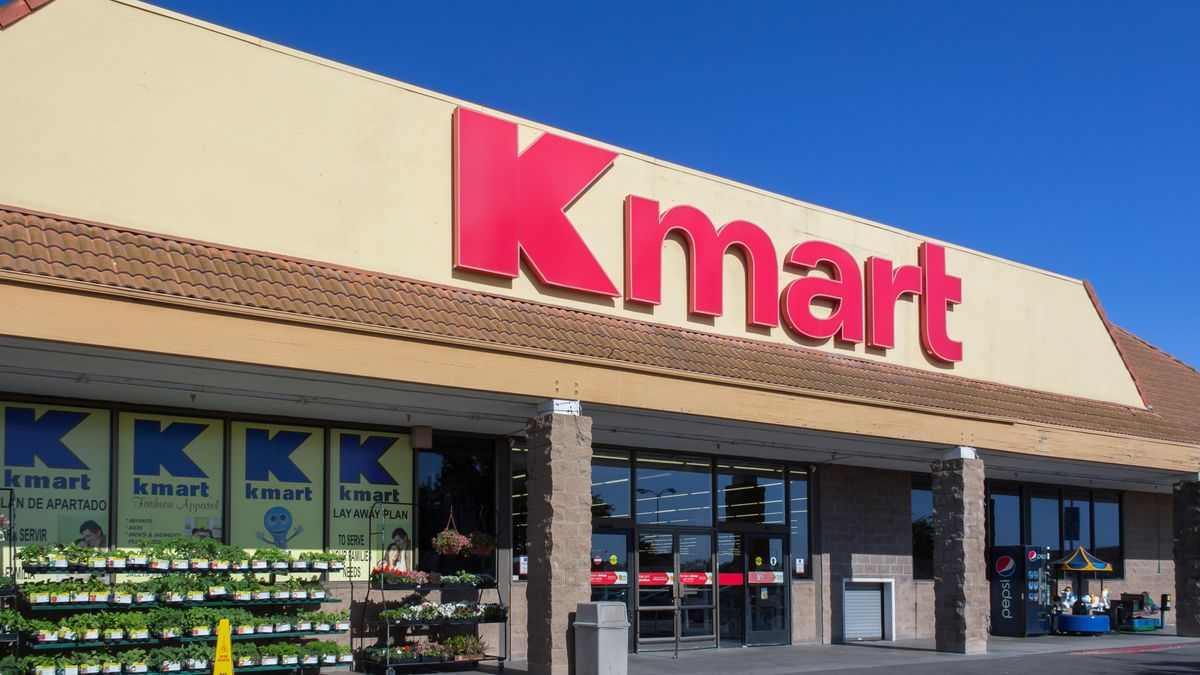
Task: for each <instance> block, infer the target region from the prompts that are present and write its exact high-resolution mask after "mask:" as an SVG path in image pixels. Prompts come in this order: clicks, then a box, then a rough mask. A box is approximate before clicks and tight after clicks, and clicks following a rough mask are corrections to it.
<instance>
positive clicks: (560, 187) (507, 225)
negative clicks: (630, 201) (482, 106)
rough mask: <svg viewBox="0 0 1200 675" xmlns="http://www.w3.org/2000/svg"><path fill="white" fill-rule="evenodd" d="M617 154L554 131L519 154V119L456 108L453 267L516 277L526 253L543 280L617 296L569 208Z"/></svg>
mask: <svg viewBox="0 0 1200 675" xmlns="http://www.w3.org/2000/svg"><path fill="white" fill-rule="evenodd" d="M616 156H617V153H615V152H610V151H608V150H602V149H600V148H596V147H593V146H590V145H586V144H584V143H580V142H578V141H572V140H569V139H566V138H562V137H561V136H554V135H552V134H543V135H542V137H541V138H539V139H537V140H536V141H535V142H534V143H533V144H532V145H530V146H529V147H528V148H527V149H526V150H525V151H524V152H522V153H520V154H518V153H517V125H516V124H513V123H512V122H506V121H504V120H501V119H497V118H495V117H492V116H490V115H484V114H483V113H478V112H474V111H472V110H466V109H464V108H458V109H456V110H455V111H454V267H455V268H456V269H466V270H472V271H475V272H483V273H484V274H494V275H497V276H502V277H508V278H510V279H511V278H515V277H516V276H517V274H518V273H519V268H520V261H521V258H522V256H523V257H524V259H525V262H526V263H527V264H528V265H529V267H530V269H532V270H533V273H534V274H535V275H536V276H537V278H538V281H540V282H542V283H543V284H546V285H548V286H558V287H560V288H569V289H572V290H577V291H584V292H587V293H597V294H600V295H609V296H613V297H617V296H620V295H621V293H620V292H619V291H618V290H617V287H616V286H615V285H613V282H612V281H611V280H610V279H609V278H608V275H607V274H605V273H604V269H603V268H601V267H600V263H599V262H597V261H596V258H595V256H593V255H592V252H591V251H590V250H589V249H588V247H587V244H586V243H584V241H583V239H582V238H580V236H579V233H578V232H576V231H575V228H574V227H573V226H572V225H571V221H570V220H568V219H567V215H566V213H564V210H565V209H566V208H567V206H568V205H569V204H571V203H572V202H573V201H575V199H576V198H578V197H579V195H581V194H583V192H584V190H587V189H588V187H589V186H591V184H592V183H593V182H595V181H596V179H597V178H599V177H600V174H602V173H603V172H604V170H605V169H607V168H608V167H609V166H610V165H611V164H612V162H613V160H614V159H615V158H616Z"/></svg>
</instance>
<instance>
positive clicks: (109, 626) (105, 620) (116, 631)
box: [100, 612, 125, 642]
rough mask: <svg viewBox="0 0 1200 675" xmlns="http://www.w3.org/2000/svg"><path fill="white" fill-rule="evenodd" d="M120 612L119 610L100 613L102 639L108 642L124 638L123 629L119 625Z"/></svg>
mask: <svg viewBox="0 0 1200 675" xmlns="http://www.w3.org/2000/svg"><path fill="white" fill-rule="evenodd" d="M121 623H122V622H121V614H120V613H119V612H105V613H103V614H100V634H101V636H102V638H103V639H105V640H108V641H110V642H113V641H117V640H124V639H125V629H124V628H123V627H122V626H121Z"/></svg>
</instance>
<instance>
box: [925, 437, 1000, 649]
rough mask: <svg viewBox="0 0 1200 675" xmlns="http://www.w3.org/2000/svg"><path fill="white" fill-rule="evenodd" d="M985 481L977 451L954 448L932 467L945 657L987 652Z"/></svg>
mask: <svg viewBox="0 0 1200 675" xmlns="http://www.w3.org/2000/svg"><path fill="white" fill-rule="evenodd" d="M983 478H984V476H983V460H981V459H979V458H978V456H977V455H976V454H975V450H974V449H972V448H962V447H960V448H953V449H951V450H948V451H947V452H946V453H945V454H943V455H942V458H941V459H939V460H938V461H936V462H934V463H933V532H934V535H933V537H934V539H933V592H934V609H933V617H934V633H935V637H936V644H937V650H938V651H940V652H957V653H960V654H977V653H982V652H986V651H987V642H988V633H987V616H988V614H989V612H990V607H989V605H990V603H991V596H990V593H989V588H988V581H987V561H986V559H985V555H984V550H985V549H984V545H985V541H986V540H985V538H984V537H985V531H984V527H985V526H984V502H985V495H984V486H983Z"/></svg>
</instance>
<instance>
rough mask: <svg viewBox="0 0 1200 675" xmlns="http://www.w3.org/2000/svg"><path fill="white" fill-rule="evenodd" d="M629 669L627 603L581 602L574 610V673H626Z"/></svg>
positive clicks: (609, 674)
mask: <svg viewBox="0 0 1200 675" xmlns="http://www.w3.org/2000/svg"><path fill="white" fill-rule="evenodd" d="M628 670H629V620H628V618H627V617H626V616H625V603H623V602H581V603H579V607H578V609H577V610H576V611H575V674H576V675H626V673H627V672H628Z"/></svg>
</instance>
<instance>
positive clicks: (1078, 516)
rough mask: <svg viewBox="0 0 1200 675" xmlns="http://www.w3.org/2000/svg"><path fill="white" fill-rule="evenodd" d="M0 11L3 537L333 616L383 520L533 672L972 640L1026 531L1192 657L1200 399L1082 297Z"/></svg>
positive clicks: (432, 110) (421, 106) (127, 33)
mask: <svg viewBox="0 0 1200 675" xmlns="http://www.w3.org/2000/svg"><path fill="white" fill-rule="evenodd" d="M35 5H36V6H35ZM43 5H44V6H43ZM14 7H15V9H14ZM21 7H24V9H23V10H22V9H21ZM0 25H2V26H4V28H3V33H0V35H2V36H3V40H0V57H3V58H4V60H5V62H6V63H10V64H20V67H19V68H16V69H14V72H13V73H12V75H11V77H9V78H8V79H9V82H10V84H9V86H10V88H11V89H12V90H13V91H20V92H22V97H21V99H20V100H19V101H17V100H16V99H10V101H9V103H8V105H3V106H0V120H3V121H4V122H5V123H6V124H5V128H6V129H8V130H9V131H8V133H7V135H6V143H5V146H6V153H5V158H4V159H3V160H2V161H0V204H2V205H5V206H3V207H0V297H2V299H3V303H4V306H5V307H6V308H7V309H6V311H5V313H4V318H3V320H2V321H0V401H3V406H4V420H3V424H4V425H5V426H4V430H5V434H4V446H3V450H4V453H5V465H6V466H5V469H6V476H5V485H4V486H5V487H8V488H12V489H13V490H14V497H13V499H14V504H15V506H16V509H15V526H16V528H17V533H16V536H17V538H18V542H19V543H23V544H32V543H43V542H49V541H74V540H76V539H80V540H84V539H87V538H89V537H90V538H91V539H88V540H89V541H98V540H96V538H95V537H96V534H95V528H94V527H92V525H91V524H94V525H97V526H100V527H102V528H103V533H102V535H103V537H104V542H103V543H104V544H105V545H111V546H117V547H129V546H135V545H137V544H138V542H139V541H141V540H143V539H154V538H156V537H165V536H172V535H175V536H178V535H181V534H194V533H196V532H201V533H205V532H206V533H208V535H209V536H212V537H214V538H217V539H220V540H222V541H224V542H226V543H229V544H232V545H235V546H243V547H246V548H248V549H249V548H255V547H258V546H260V545H275V546H279V547H281V548H288V549H291V550H297V551H309V550H313V551H315V550H330V551H344V552H345V554H346V556H347V558H348V560H350V561H351V564H350V566H349V568H348V569H347V571H346V575H345V578H344V579H343V580H342V581H343V582H344V583H345V584H346V588H347V591H348V593H347V600H348V602H349V605H350V607H351V609H352V610H353V608H354V607H355V606H357V605H356V604H355V603H359V602H362V600H363V598H361V597H358V596H355V595H354V593H355V591H354V588H355V587H354V586H352V585H351V584H350V582H351V581H358V580H362V579H364V578H365V576H366V574H367V573H368V572H369V571H370V569H371V568H373V567H375V566H376V565H378V563H379V561H380V559H381V558H382V557H383V556H384V555H385V549H386V546H387V544H388V542H389V541H391V540H392V539H393V537H392V534H393V533H394V532H395V531H397V530H403V531H404V533H405V535H407V536H408V539H407V540H406V541H408V542H410V546H411V551H410V553H411V566H412V568H415V569H420V570H425V571H430V572H443V573H450V572H454V571H457V570H459V569H464V570H468V571H471V572H479V573H486V574H491V575H494V576H496V577H497V579H498V580H499V583H500V589H499V590H500V593H501V594H502V596H503V597H504V598H505V602H506V604H508V605H509V607H510V612H509V620H508V624H507V630H506V631H501V630H498V629H493V630H490V631H489V630H488V629H484V632H485V633H486V634H487V637H488V638H489V639H490V640H491V641H492V643H493V644H496V643H498V642H502V643H504V646H505V647H506V649H507V653H508V654H509V655H510V656H512V657H515V658H525V657H528V658H529V660H530V663H531V664H532V665H533V666H534V670H539V669H540V670H543V671H545V672H559V671H562V670H563V669H564V668H566V664H567V660H568V659H567V656H566V654H567V650H568V646H567V644H568V643H567V640H568V634H569V631H568V617H567V612H568V611H570V610H571V609H573V607H574V603H576V602H580V601H587V600H589V599H595V600H611V601H617V602H624V603H626V606H627V608H628V612H629V616H630V619H631V623H632V625H633V629H632V632H631V639H630V649H631V650H638V651H648V650H655V649H673V648H675V645H676V643H677V642H678V644H679V645H680V646H681V647H682V648H699V647H709V648H718V647H731V646H739V647H740V646H743V645H747V646H755V645H768V644H788V643H802V642H840V641H845V640H854V639H910V638H929V637H935V638H936V639H937V641H938V645H939V648H942V649H945V650H948V651H960V652H961V651H968V652H969V651H978V650H980V649H983V648H986V639H987V617H988V615H989V613H990V612H991V611H992V609H991V607H990V602H989V599H988V586H987V585H988V580H989V574H990V573H989V571H988V569H989V563H988V560H989V558H988V551H989V550H990V549H991V548H992V547H999V546H1008V545H1018V544H1031V545H1045V546H1048V547H1049V549H1050V551H1051V553H1052V554H1054V553H1057V552H1060V551H1069V550H1070V549H1073V548H1074V547H1075V546H1077V545H1083V546H1085V547H1086V548H1088V549H1089V550H1092V551H1094V552H1096V553H1097V554H1099V555H1100V556H1101V557H1105V558H1106V559H1110V560H1112V561H1113V562H1114V563H1116V567H1117V571H1116V573H1115V576H1114V577H1113V578H1110V579H1108V580H1106V587H1115V588H1120V589H1122V590H1127V591H1129V592H1139V593H1140V592H1143V591H1145V592H1149V593H1151V594H1152V596H1154V597H1158V596H1159V595H1160V594H1162V593H1176V594H1178V607H1179V612H1178V617H1179V628H1180V631H1181V632H1187V631H1189V630H1193V629H1194V628H1196V627H1195V626H1193V623H1194V622H1195V621H1196V617H1197V614H1196V611H1197V610H1196V606H1195V605H1194V604H1192V603H1193V602H1194V601H1195V598H1194V596H1195V588H1194V587H1193V586H1189V584H1190V583H1192V582H1191V581H1188V580H1189V579H1192V578H1193V577H1191V576H1188V575H1189V574H1193V573H1191V572H1187V571H1186V570H1177V569H1176V566H1175V560H1178V559H1179V557H1180V556H1181V555H1186V552H1187V550H1191V549H1189V548H1188V547H1193V548H1194V546H1195V543H1194V541H1193V538H1189V537H1187V536H1185V537H1184V539H1183V540H1182V541H1183V543H1182V544H1177V541H1178V540H1177V537H1179V536H1180V535H1179V533H1180V532H1184V533H1187V532H1189V531H1190V530H1189V529H1188V528H1189V527H1192V525H1193V524H1191V523H1188V522H1186V518H1187V516H1186V512H1187V511H1186V509H1184V511H1183V512H1184V513H1185V515H1184V516H1183V517H1182V518H1183V520H1181V516H1179V515H1178V513H1180V511H1177V510H1176V509H1179V508H1180V506H1181V505H1184V506H1186V505H1187V504H1188V500H1189V499H1192V498H1193V497H1191V496H1189V495H1194V494H1195V491H1194V490H1192V489H1191V488H1188V487H1187V486H1188V485H1191V483H1188V482H1187V481H1194V480H1195V478H1196V474H1197V471H1198V470H1200V421H1198V420H1197V416H1196V414H1195V411H1196V406H1197V402H1198V401H1200V374H1197V372H1196V371H1195V370H1194V369H1192V368H1190V367H1189V366H1187V365H1185V364H1183V363H1181V362H1179V361H1177V360H1175V359H1173V358H1172V357H1170V356H1169V355H1167V354H1165V353H1163V352H1161V351H1159V350H1157V349H1155V348H1154V347H1152V346H1151V345H1149V344H1147V343H1145V342H1144V341H1142V340H1140V339H1139V338H1137V337H1136V336H1134V335H1132V334H1130V333H1128V332H1126V331H1123V330H1122V329H1120V328H1118V327H1116V326H1114V325H1112V324H1111V323H1110V322H1109V321H1108V319H1107V318H1106V317H1105V315H1104V314H1103V312H1102V310H1101V309H1100V305H1099V303H1098V301H1097V299H1096V297H1095V295H1094V293H1092V291H1091V288H1090V286H1088V285H1087V284H1086V283H1085V282H1079V281H1076V280H1073V279H1068V278H1065V277H1062V276H1059V275H1056V274H1053V273H1051V272H1046V271H1042V270H1036V269H1032V268H1029V267H1026V266H1023V265H1020V264H1017V263H1013V262H1010V261H1005V260H1001V259H998V258H995V257H993V256H989V255H987V254H985V253H979V252H975V251H970V250H966V249H963V248H961V247H957V246H954V245H953V244H950V243H945V242H936V241H930V240H927V239H925V238H922V237H919V236H917V235H914V234H911V233H907V232H902V231H900V230H896V229H894V228H890V227H887V226H884V225H880V224H877V223H872V222H868V221H864V220H862V219H859V218H855V217H852V216H848V215H845V214H841V213H837V212H833V211H830V210H827V209H823V208H820V207H816V206H812V205H809V204H804V203H801V202H797V201H795V200H791V199H786V198H783V197H779V196H777V195H772V194H769V193H765V192H762V191H760V190H756V189H754V188H750V187H747V186H743V185H739V184H735V183H732V182H730V181H726V180H722V179H719V178H716V177H712V176H708V175H705V174H701V173H698V172H696V171H692V170H689V169H686V168H683V167H678V166H674V165H670V164H668V163H665V162H661V161H658V160H654V159H652V158H648V157H645V156H641V155H638V154H636V153H633V152H630V151H627V150H622V149H619V148H614V147H611V146H607V145H605V144H603V143H600V142H597V141H594V140H589V139H583V138H580V137H577V136H574V135H571V134H568V133H565V132H562V131H560V130H554V129H548V128H546V127H544V126H543V125H539V124H536V123H533V122H529V121H525V120H519V119H516V118H513V117H511V116H508V115H504V114H502V113H498V112H495V111H488V110H484V109H482V108H480V107H479V106H475V105H472V104H470V103H466V102H462V101H457V100H454V99H451V98H449V97H446V96H443V95H440V94H436V93H433V92H428V91H424V90H420V89H417V88H415V87H412V86H409V85H406V84H403V83H400V82H396V81H393V80H388V79H386V78H382V77H379V76H376V75H372V74H370V73H364V72H361V71H357V70H354V69H351V68H348V67H345V66H342V65H340V64H336V63H331V62H328V61H324V60H321V59H317V58H315V57H312V56H309V55H305V54H300V53H297V52H293V51H291V50H288V49H286V48H283V47H279V46H276V45H271V44H267V43H263V42H261V41H259V40H257V39H254V38H249V37H247V36H242V35H238V34H235V33H233V32H231V31H227V30H225V29H222V28H220V27H215V26H210V25H207V24H203V23H201V22H197V21H194V20H192V19H188V18H186V17H180V16H177V15H174V14H171V13H169V12H165V11H162V10H158V9H156V8H153V7H150V6H146V5H142V4H139V3H136V2H132V1H127V0H94V1H86V0H57V1H56V2H52V3H48V4H47V3H33V2H30V1H29V0H19V1H18V2H16V3H11V4H10V5H6V6H5V8H4V9H3V10H2V12H0ZM18 130H19V131H18ZM168 476H169V478H168ZM1180 483H1182V484H1183V485H1184V486H1185V487H1184V488H1176V487H1175V486H1176V485H1177V484H1180ZM68 491H69V492H70V493H71V494H70V499H66V498H64V492H68ZM1173 495H1174V496H1173ZM51 500H57V501H51ZM376 503H382V504H385V505H392V506H391V507H389V508H385V511H387V515H386V516H385V517H383V518H382V520H381V521H380V522H376V521H375V520H374V519H371V521H370V523H368V522H366V520H367V519H366V518H364V514H367V513H368V512H369V510H370V507H371V505H373V504H376ZM273 509H283V510H286V511H287V517H286V520H285V521H282V522H281V521H278V520H274V521H273V520H271V516H272V515H274V516H276V517H278V516H279V514H280V511H279V510H273ZM50 512H52V513H53V515H49V513H50ZM1173 513H1174V514H1175V515H1173ZM451 517H453V520H454V524H455V525H456V527H457V529H458V530H460V531H462V532H463V533H464V534H470V535H471V536H472V544H471V548H470V550H469V551H468V552H466V553H464V554H463V555H460V556H457V557H453V558H450V557H448V556H441V555H438V554H437V553H435V552H434V551H433V549H432V547H431V546H430V541H431V540H432V538H433V537H434V536H435V535H436V534H437V533H438V532H440V531H442V530H443V529H445V528H446V527H447V525H448V524H449V521H450V519H451ZM396 540H397V541H399V539H398V538H397V539H396ZM359 587H361V585H360V586H359ZM1188 589H1191V590H1188Z"/></svg>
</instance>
